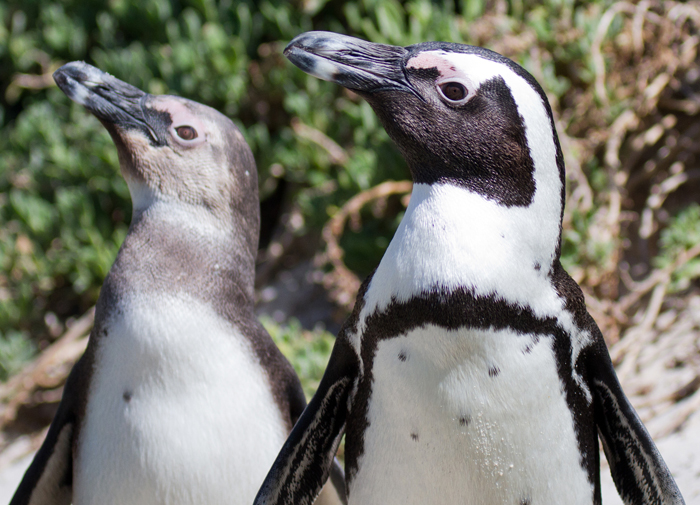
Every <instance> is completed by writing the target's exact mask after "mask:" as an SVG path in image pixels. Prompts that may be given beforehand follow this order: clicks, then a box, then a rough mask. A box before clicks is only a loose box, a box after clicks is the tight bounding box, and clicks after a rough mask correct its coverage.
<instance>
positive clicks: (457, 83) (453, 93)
mask: <svg viewBox="0 0 700 505" xmlns="http://www.w3.org/2000/svg"><path fill="white" fill-rule="evenodd" d="M436 84H437V89H438V93H439V94H440V97H441V98H442V99H443V100H444V101H445V102H447V103H448V104H450V105H462V104H465V103H467V101H469V99H471V97H472V96H473V95H474V93H472V87H471V85H470V84H471V83H468V82H465V81H464V80H462V79H456V78H447V79H443V80H441V81H439V82H437V83H436Z"/></svg>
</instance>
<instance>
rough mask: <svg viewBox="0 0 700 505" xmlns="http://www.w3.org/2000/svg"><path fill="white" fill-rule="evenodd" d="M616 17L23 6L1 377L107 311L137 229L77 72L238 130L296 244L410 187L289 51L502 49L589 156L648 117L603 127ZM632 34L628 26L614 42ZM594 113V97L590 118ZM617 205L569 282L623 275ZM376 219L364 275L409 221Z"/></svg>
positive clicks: (318, 4)
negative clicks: (329, 45)
mask: <svg viewBox="0 0 700 505" xmlns="http://www.w3.org/2000/svg"><path fill="white" fill-rule="evenodd" d="M611 4H612V2H611V1H610V0H595V1H593V2H574V1H573V0H545V1H544V2H533V1H528V0H517V1H516V0H512V1H508V2H505V1H504V2H479V1H475V0H460V1H450V2H447V1H445V2H437V1H430V0H350V1H344V2H329V1H327V0H294V1H292V2H289V1H286V0H285V1H282V0H263V1H252V0H248V1H246V0H243V1H233V0H220V1H218V2H216V1H214V0H180V1H176V0H144V1H142V2H130V1H127V0H110V1H109V2H93V1H89V0H41V1H40V0H23V1H21V2H20V1H18V0H5V2H3V3H1V4H0V131H1V132H2V134H1V135H0V152H2V156H1V157H0V368H2V369H4V370H5V373H8V372H9V371H11V370H12V369H14V368H16V365H15V364H13V363H16V362H18V360H19V361H21V360H22V359H23V358H25V357H26V356H28V354H29V353H30V349H31V345H30V344H27V345H24V346H22V345H17V344H16V342H17V338H18V337H17V335H21V336H22V338H23V339H24V340H26V341H31V342H33V343H35V344H38V345H39V347H41V346H42V345H44V343H45V342H46V341H47V340H49V339H50V338H52V337H54V336H56V335H57V334H59V333H60V331H61V328H62V327H63V325H64V324H65V323H66V322H67V321H68V320H69V319H70V318H72V317H76V316H78V315H80V314H82V313H83V312H84V311H85V310H87V308H89V307H90V306H91V305H92V304H93V303H94V302H95V300H96V297H97V295H98V293H99V289H100V285H101V282H102V279H103V278H104V276H105V274H106V273H107V271H108V269H109V267H110V265H111V263H112V261H113V259H114V257H115V254H116V252H117V250H118V247H119V245H120V243H121V241H122V239H123V237H124V234H125V232H126V229H127V226H128V223H129V221H130V217H131V210H130V202H129V196H128V191H127V188H126V185H125V184H124V182H123V180H122V179H121V177H120V176H119V174H118V166H117V159H116V153H115V150H114V147H113V145H112V143H111V141H110V139H109V137H108V135H107V134H106V133H105V132H104V130H103V128H102V127H101V126H100V124H99V123H98V122H97V121H96V120H95V119H94V118H92V117H91V116H90V115H89V114H88V113H87V112H85V111H84V110H83V109H82V108H81V107H79V106H77V105H75V104H72V103H71V102H70V101H69V100H68V99H67V98H66V97H65V96H64V95H63V94H62V93H61V92H60V91H59V90H58V89H56V88H55V87H53V86H52V85H51V80H50V74H51V73H52V72H53V70H55V69H56V68H57V67H58V66H59V65H61V64H63V63H66V62H68V61H72V60H85V61H87V62H89V63H91V64H94V65H96V66H97V67H99V68H101V69H103V70H105V71H107V72H109V73H111V74H113V75H115V76H117V77H118V78H120V79H122V80H124V81H127V82H129V83H131V84H134V85H135V86H138V87H140V88H142V89H144V90H146V91H149V92H151V93H159V94H160V93H171V94H177V95H182V96H185V97H187V98H190V99H193V100H197V101H200V102H203V103H206V104H208V105H210V106H212V107H214V108H216V109H218V110H221V111H222V112H224V113H225V114H227V115H229V116H231V117H232V118H233V119H234V121H236V123H237V124H238V125H239V126H240V127H241V129H242V131H243V132H244V134H245V136H246V138H247V140H248V141H249V143H250V144H251V147H252V148H253V151H254V154H255V156H256V159H257V162H258V168H259V174H260V182H261V188H262V195H261V196H262V197H263V198H265V197H266V196H267V195H269V194H271V193H272V192H273V191H274V189H275V188H276V186H277V184H278V182H279V180H280V179H284V180H285V181H286V182H287V183H289V184H288V187H289V188H290V189H289V190H288V192H289V194H288V198H287V201H293V202H294V205H296V206H297V207H298V208H299V209H300V211H301V214H302V216H303V218H304V225H303V226H301V227H299V228H298V229H297V230H296V233H298V234H304V233H318V231H319V229H320V228H321V226H323V224H324V223H325V222H326V221H327V220H328V218H329V216H330V215H331V214H332V213H333V212H334V210H336V209H337V208H338V207H340V206H341V205H342V204H343V203H344V202H345V201H347V199H349V198H350V197H351V196H353V195H355V194H356V193H358V192H359V191H362V190H365V189H367V188H370V187H372V186H374V185H376V184H378V183H380V182H382V181H385V180H391V179H393V180H402V179H407V178H408V173H407V171H406V169H405V165H404V162H403V160H402V159H401V157H400V156H399V154H398V152H397V150H396V149H395V148H394V146H393V145H392V144H391V142H390V141H389V139H388V137H387V135H386V133H385V132H384V130H383V128H382V127H381V125H380V124H379V122H378V120H377V118H376V116H375V115H374V113H373V112H372V110H371V108H370V107H369V106H368V105H367V104H366V103H365V102H363V101H362V100H360V99H359V98H358V97H357V96H356V95H354V94H353V93H349V92H347V91H346V90H343V89H341V88H340V87H339V86H335V85H332V84H329V83H326V82H323V81H320V80H318V79H316V78H313V77H310V76H308V75H306V74H304V73H303V72H301V71H300V70H298V69H296V68H295V67H293V66H292V65H291V64H290V63H289V62H287V61H286V60H285V59H284V57H283V56H282V54H281V52H282V49H283V48H284V45H285V44H286V43H287V42H288V41H289V40H290V39H291V38H292V37H294V36H295V35H297V34H299V33H301V32H304V31H307V30H312V29H315V30H332V31H338V32H344V33H349V34H353V35H356V36H359V37H363V38H366V39H371V40H373V41H376V42H387V43H391V44H400V45H408V44H412V43H417V42H422V41H426V40H445V41H457V42H466V43H473V44H478V45H486V46H489V47H491V48H494V49H497V50H499V51H501V52H503V53H504V54H506V55H507V56H509V57H511V58H514V59H515V60H516V61H519V62H520V63H522V64H523V65H524V66H525V67H526V68H528V69H529V70H530V71H532V72H533V73H534V74H535V75H536V76H537V77H538V79H539V80H540V81H541V83H542V85H543V86H544V87H545V89H546V90H547V92H548V93H549V94H550V97H551V98H552V102H553V106H554V109H555V111H557V112H561V111H562V110H569V109H570V110H575V111H578V113H580V114H581V115H583V116H585V117H584V118H583V119H581V118H579V117H573V118H572V116H570V115H569V116H565V117H564V121H565V123H564V125H565V127H566V129H567V130H569V132H570V133H569V134H570V135H572V136H574V137H577V138H578V139H581V140H585V139H587V138H588V137H589V136H590V135H589V134H590V131H591V128H593V129H595V128H597V129H598V130H603V129H605V128H608V127H609V125H610V124H611V123H612V121H614V120H615V119H616V118H617V117H618V116H619V114H620V112H621V110H622V109H623V107H625V106H628V105H629V101H630V100H631V98H630V97H629V96H622V95H620V96H619V97H617V95H615V92H614V90H612V89H610V88H607V91H606V92H607V93H608V94H609V95H610V97H613V98H615V97H617V98H619V99H616V100H610V103H611V105H610V106H606V107H601V111H600V113H598V114H596V108H597V106H600V105H601V103H602V102H601V97H600V96H597V95H595V93H594V92H593V81H594V79H595V64H594V61H593V59H592V41H593V40H594V39H595V35H596V30H597V29H598V26H599V22H600V19H601V16H602V14H603V12H604V11H606V9H607V8H608V7H609V6H610V5H611ZM623 28H624V23H623V22H622V21H621V20H620V19H619V18H615V19H614V20H613V23H612V24H611V26H610V28H609V30H608V31H607V34H606V35H607V37H608V39H610V40H612V39H615V37H617V35H618V34H619V33H620V32H621V30H623ZM615 40H617V39H615ZM620 40H623V39H620ZM623 42H624V40H623ZM27 76H33V78H32V79H28V78H27ZM582 96H585V97H589V98H590V97H593V98H590V99H589V100H588V101H587V102H586V101H583V100H582V99H581V97H582ZM582 104H583V105H582ZM293 121H295V122H296V124H298V125H304V126H305V127H307V128H308V129H311V130H312V131H313V130H315V131H316V132H319V133H320V134H322V135H323V136H325V137H327V138H329V139H332V140H333V141H334V142H335V143H336V144H338V145H339V147H340V148H341V150H343V154H344V156H343V157H341V158H342V160H341V159H338V157H337V156H334V155H332V153H329V152H328V151H327V150H326V149H325V148H324V147H322V146H321V145H319V143H318V142H316V141H314V140H312V139H311V137H309V136H308V135H307V136H305V135H299V134H297V133H295V130H294V128H293V124H294V123H293ZM560 133H563V132H560ZM591 149H592V150H593V151H592V153H589V154H586V157H587V158H586V160H587V162H586V163H584V172H585V176H586V177H587V178H588V179H589V180H590V181H593V182H592V186H593V187H594V189H601V190H607V188H608V187H609V186H610V184H611V182H610V181H611V177H612V174H611V173H610V172H609V171H607V168H604V164H603V162H602V161H601V160H602V159H603V155H604V153H603V148H602V147H601V142H598V144H595V145H593V146H592V148H591ZM579 154H580V153H579ZM581 156H583V154H581ZM343 160H345V161H343ZM586 160H582V162H583V161H586ZM341 165H342V166H341ZM271 167H273V168H274V169H271ZM601 195H604V193H596V195H595V198H594V202H593V206H592V207H591V208H588V209H583V210H581V211H580V212H578V213H577V214H575V215H574V216H573V218H572V220H571V222H572V223H573V224H574V225H575V229H573V230H567V232H566V234H565V242H564V248H563V250H564V253H565V258H564V260H565V263H566V264H567V265H586V264H596V263H597V262H598V261H600V260H601V258H602V259H603V260H604V261H608V260H609V259H610V258H612V257H614V254H613V252H614V251H616V250H618V249H619V246H618V243H617V242H610V241H608V240H597V239H596V238H595V237H594V236H591V234H590V233H589V230H590V228H591V224H592V223H593V222H594V221H595V219H596V214H597V210H598V208H599V205H600V203H601V202H602V201H604V200H605V198H604V196H601ZM363 216H364V215H363ZM365 217H366V218H367V222H366V223H365V227H364V228H363V229H361V230H359V231H350V232H348V233H346V236H345V237H343V239H342V241H341V244H342V245H343V246H344V247H345V248H346V249H347V251H348V254H347V257H348V258H349V263H350V266H351V267H352V268H353V269H354V270H355V271H357V272H358V274H360V275H365V274H367V273H368V271H369V270H370V269H371V268H372V266H373V265H375V264H376V263H377V261H378V259H379V257H380V256H381V254H382V252H383V248H384V247H385V246H386V245H387V244H388V241H389V240H390V237H391V235H392V234H393V232H394V230H395V228H396V226H397V224H398V221H399V219H400V209H395V210H394V211H393V212H390V213H388V214H386V215H385V216H382V217H380V218H374V217H372V216H370V215H367V216H365ZM620 240H621V239H620ZM669 240H670V239H669ZM47 314H48V315H47ZM280 331H281V330H280ZM290 331H292V330H290ZM294 331H296V330H294ZM3 339H4V340H3Z"/></svg>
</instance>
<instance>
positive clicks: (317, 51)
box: [284, 32, 420, 97]
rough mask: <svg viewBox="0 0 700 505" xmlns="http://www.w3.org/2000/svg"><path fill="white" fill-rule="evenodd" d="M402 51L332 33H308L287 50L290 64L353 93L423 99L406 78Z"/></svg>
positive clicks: (292, 43) (400, 48)
mask: <svg viewBox="0 0 700 505" xmlns="http://www.w3.org/2000/svg"><path fill="white" fill-rule="evenodd" d="M407 54H408V51H406V49H404V48H403V47H398V46H389V45H386V44H374V43H372V42H367V41H365V40H361V39H357V38H355V37H348V36H347V35H340V34H338V33H332V32H307V33H303V34H301V35H299V36H298V37H296V38H295V39H294V40H292V41H291V42H290V43H289V45H288V46H287V47H286V49H285V50H284V55H285V56H286V57H287V58H289V61H291V62H292V63H294V64H295V65H296V66H297V67H299V68H300V69H302V70H303V71H304V72H307V73H309V74H311V75H313V76H315V77H318V78H319V79H323V80H325V81H331V82H335V83H336V84H340V85H341V86H345V87H346V88H348V89H352V90H354V91H359V92H366V93H374V92H377V91H391V90H393V91H404V92H408V93H413V94H415V95H416V96H418V97H420V95H419V94H418V93H417V92H416V91H415V89H414V88H413V87H412V86H411V84H410V83H409V82H408V79H407V78H406V74H405V72H404V60H405V57H406V55H407Z"/></svg>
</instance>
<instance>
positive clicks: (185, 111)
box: [154, 96, 206, 146]
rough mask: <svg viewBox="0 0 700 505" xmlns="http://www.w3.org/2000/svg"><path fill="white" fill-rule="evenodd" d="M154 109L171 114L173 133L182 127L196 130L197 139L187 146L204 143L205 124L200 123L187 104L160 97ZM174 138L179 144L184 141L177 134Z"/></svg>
mask: <svg viewBox="0 0 700 505" xmlns="http://www.w3.org/2000/svg"><path fill="white" fill-rule="evenodd" d="M154 108H156V109H158V110H162V111H164V112H167V113H169V114H170V117H171V118H172V124H171V126H170V128H171V130H172V132H173V133H174V132H175V129H176V128H178V127H180V126H190V127H192V128H194V129H195V131H196V132H197V137H196V138H194V139H192V140H190V141H186V142H187V143H188V144H187V145H190V146H191V145H195V144H200V143H201V142H204V140H205V138H206V132H205V129H204V123H202V121H200V120H199V118H197V117H196V116H195V114H194V113H193V112H192V111H191V110H190V109H189V107H187V106H186V105H185V104H183V103H182V102H180V101H178V100H177V99H176V98H171V97H169V96H159V97H158V98H157V101H156V103H155V104H154ZM174 137H175V140H176V141H177V142H180V143H182V141H181V140H182V139H180V137H178V136H177V134H175V135H174Z"/></svg>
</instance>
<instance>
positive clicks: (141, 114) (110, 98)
mask: <svg viewBox="0 0 700 505" xmlns="http://www.w3.org/2000/svg"><path fill="white" fill-rule="evenodd" d="M53 78H54V81H56V84H58V87H59V88H61V91H63V92H64V93H65V94H66V95H67V96H68V98H70V99H71V100H73V101H74V102H77V103H79V104H80V105H82V106H83V107H85V108H86V109H87V110H89V111H90V112H91V113H92V114H94V115H95V116H96V117H97V118H98V119H99V120H100V121H102V123H103V124H104V125H105V126H107V127H108V129H109V126H110V125H116V126H119V127H121V128H123V129H125V130H129V129H138V130H140V131H142V132H143V133H144V134H145V135H146V136H147V137H148V138H149V141H150V142H151V144H154V145H161V144H162V142H161V139H159V138H158V135H157V134H156V131H155V130H154V129H153V128H152V127H151V126H150V125H149V121H148V119H149V115H150V112H151V111H150V109H148V108H146V107H145V101H146V100H147V98H148V97H149V96H150V95H149V94H148V93H144V92H143V91H141V90H140V89H138V88H137V87H135V86H132V85H131V84H127V83H125V82H123V81H120V80H119V79H117V78H116V77H112V76H111V75H109V74H108V73H106V72H103V71H102V70H100V69H98V68H95V67H93V66H92V65H88V64H87V63H85V62H82V61H73V62H71V63H67V64H65V65H63V66H62V67H61V68H59V69H58V70H56V72H54V74H53Z"/></svg>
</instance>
